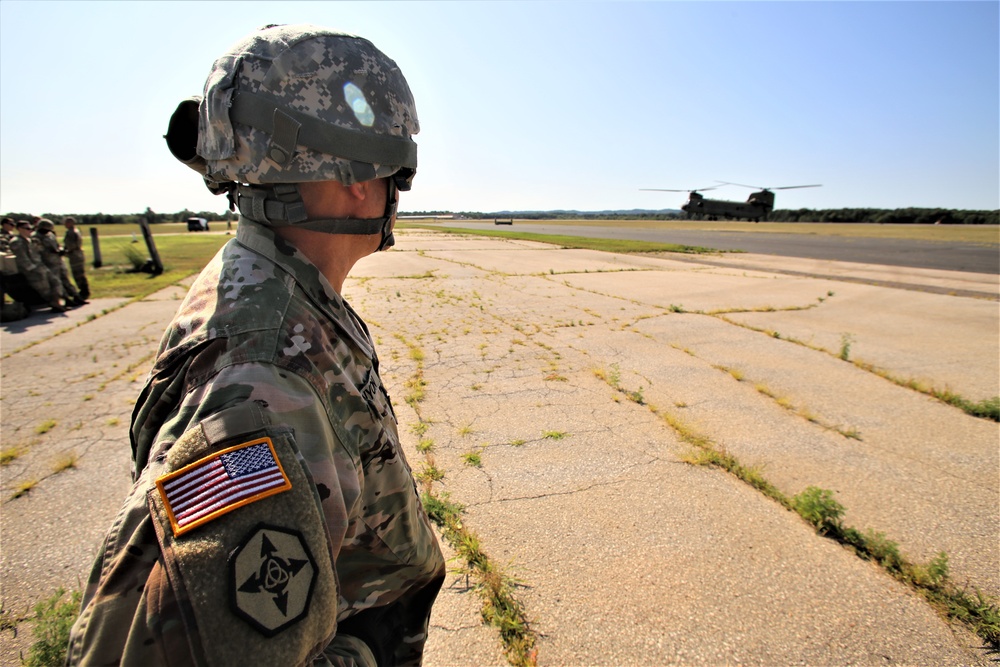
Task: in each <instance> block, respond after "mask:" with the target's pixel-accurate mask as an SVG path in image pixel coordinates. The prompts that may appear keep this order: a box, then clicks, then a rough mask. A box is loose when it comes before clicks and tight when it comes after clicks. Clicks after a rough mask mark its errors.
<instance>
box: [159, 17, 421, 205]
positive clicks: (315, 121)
mask: <svg viewBox="0 0 1000 667" xmlns="http://www.w3.org/2000/svg"><path fill="white" fill-rule="evenodd" d="M195 102H197V105H198V106H197V134H196V136H195V137H192V136H191V133H190V130H191V128H190V127H187V128H185V129H187V132H183V131H175V132H173V133H172V132H171V130H177V129H178V128H176V127H175V126H178V125H183V124H184V123H185V122H187V123H190V121H191V120H193V119H192V118H191V117H192V116H193V113H192V112H193V106H192V105H193V103H195ZM178 114H181V115H183V116H185V118H178ZM174 116H175V117H174V118H172V119H171V128H170V129H168V133H167V143H168V145H169V146H170V149H171V151H172V152H173V153H174V155H175V157H177V158H178V159H180V160H181V161H182V162H185V163H186V164H188V165H189V166H191V167H192V168H194V169H195V170H197V171H199V172H200V173H202V175H203V176H205V178H206V180H207V181H208V182H209V185H210V187H211V185H212V184H213V183H216V184H222V183H227V182H235V183H248V184H270V183H300V182H303V181H321V180H336V181H339V182H341V183H343V184H344V185H351V184H353V183H357V182H362V181H368V180H371V179H374V178H381V177H384V176H390V175H392V174H395V173H397V172H398V171H399V170H400V169H408V170H415V169H416V165H417V146H416V143H415V142H414V141H413V139H412V135H414V134H416V133H417V132H419V130H420V127H419V123H418V121H417V112H416V108H415V106H414V102H413V95H412V94H411V93H410V88H409V86H408V85H407V83H406V79H404V78H403V75H402V73H401V72H400V70H399V68H398V67H397V66H396V63H395V62H393V61H392V60H390V59H389V58H388V57H387V56H386V55H385V54H383V53H382V52H381V51H379V50H378V49H377V48H376V47H375V46H374V45H373V44H372V43H371V42H369V41H368V40H366V39H364V38H361V37H356V36H353V35H347V34H343V33H337V32H333V31H330V30H326V29H324V28H319V27H317V26H313V25H308V24H302V25H288V26H274V25H271V26H265V27H264V28H261V29H260V30H258V31H256V32H254V33H253V34H251V35H249V36H248V37H246V38H244V39H242V40H240V41H239V42H237V43H236V44H234V45H233V46H232V47H230V49H229V50H228V51H227V52H226V53H225V54H224V55H223V56H222V57H221V58H219V59H217V60H216V61H215V64H214V65H213V66H212V71H211V73H210V74H209V76H208V79H207V81H206V82H205V90H204V97H203V98H192V99H191V100H186V101H185V102H183V103H182V104H181V106H180V107H178V110H177V112H175V114H174ZM192 140H193V141H192Z"/></svg>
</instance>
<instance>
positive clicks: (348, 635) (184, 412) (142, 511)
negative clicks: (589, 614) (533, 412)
mask: <svg viewBox="0 0 1000 667" xmlns="http://www.w3.org/2000/svg"><path fill="white" fill-rule="evenodd" d="M196 363H197V360H196V361H195V362H192V364H191V365H195V364H196ZM176 372H177V369H174V373H173V374H171V377H172V376H173V375H175V374H176ZM191 374H192V370H191V369H190V368H188V369H187V372H185V373H183V375H185V376H190V375H191ZM153 385H154V386H155V382H154V383H153ZM168 393H169V392H168ZM147 400H150V399H149V397H147ZM156 402H157V401H156V400H155V399H154V400H152V401H151V403H152V405H155V404H156ZM323 404H324V401H321V400H317V396H316V394H315V391H314V389H313V387H312V386H311V385H310V384H309V383H308V382H305V381H304V380H302V379H301V378H299V377H297V376H296V375H294V374H290V373H287V372H285V371H283V370H282V369H281V368H279V367H276V366H273V365H267V364H242V365H237V366H232V367H228V368H226V369H224V370H223V371H222V372H220V373H218V374H216V375H215V376H214V377H213V378H212V380H211V381H210V382H208V383H205V384H203V385H201V386H199V387H197V388H196V389H194V390H193V391H190V392H188V393H187V394H186V395H185V397H184V400H183V401H182V402H181V404H180V405H179V407H178V409H177V410H176V412H174V414H173V416H172V418H170V419H168V420H167V421H166V422H164V424H163V426H162V428H161V429H160V431H159V438H158V439H157V443H156V444H155V445H154V446H153V447H152V448H151V454H150V459H149V464H148V465H147V466H146V467H145V468H144V469H143V470H142V471H141V473H140V475H139V478H138V481H137V483H136V486H135V488H134V489H133V491H132V494H131V495H130V497H129V499H128V501H127V503H126V506H125V508H124V509H123V510H122V515H121V516H120V517H119V520H118V521H116V523H115V526H114V527H113V529H112V532H111V534H109V537H108V540H107V541H106V543H105V545H104V548H103V552H102V554H101V557H99V559H98V562H97V564H95V568H94V571H93V573H92V576H91V579H90V582H89V584H88V589H87V594H86V598H85V601H84V611H83V613H82V614H81V617H80V620H78V621H77V624H76V626H75V627H74V631H73V635H74V637H73V643H72V645H71V651H72V652H71V661H70V664H90V663H92V662H93V663H98V664H102V663H103V662H105V661H107V662H114V661H115V660H116V659H118V658H119V657H120V659H121V660H122V664H143V665H157V664H209V665H225V664H237V663H238V664H261V665H265V664H279V663H280V664H303V663H304V661H308V660H310V659H311V660H313V661H314V662H313V664H318V665H324V664H330V665H335V666H336V665H375V664H399V665H406V664H412V665H416V664H419V662H420V657H421V651H422V646H423V640H424V636H425V633H426V627H427V620H428V616H429V612H430V605H431V603H432V602H433V599H434V595H435V594H436V592H437V588H438V587H439V586H440V580H441V578H442V576H443V562H442V561H441V557H440V552H439V551H438V549H437V545H436V542H435V541H434V538H433V535H432V534H430V533H429V531H428V530H427V529H429V526H428V525H427V523H426V516H425V515H424V514H423V511H422V509H421V508H420V506H419V501H418V500H417V497H416V493H415V490H414V489H413V482H412V478H411V477H410V473H409V468H408V467H407V466H406V464H405V460H404V459H402V458H401V457H396V456H394V455H393V454H392V453H391V452H390V451H389V449H391V448H392V447H393V444H392V443H394V442H395V440H394V439H393V438H391V437H390V436H389V434H388V433H385V434H384V435H383V436H381V438H380V439H377V440H376V441H375V444H376V445H378V448H377V449H372V448H368V451H366V452H365V454H364V456H357V455H355V454H354V453H353V452H352V447H351V446H350V445H345V443H344V442H342V441H341V439H340V437H338V435H337V430H338V429H335V428H334V425H333V424H332V423H331V421H330V418H329V415H328V414H327V413H326V411H325V410H324V409H323V407H322V406H323ZM385 408H386V410H387V411H388V412H391V410H390V409H389V408H388V403H387V402H386V403H385ZM150 412H151V413H155V412H156V409H155V408H153V409H152V410H151V411H150ZM147 414H149V413H147ZM355 421H356V422H359V423H360V422H362V421H363V420H362V419H360V418H358V419H356V420H355ZM192 424H193V425H194V427H190V426H189V425H192ZM357 426H358V424H355V425H354V427H355V428H356V427H357ZM261 437H267V438H270V440H271V441H272V443H273V444H274V447H275V454H276V458H277V460H278V462H279V463H280V465H281V467H282V468H283V469H284V472H285V473H286V475H287V476H288V477H289V478H291V481H292V486H293V488H292V490H291V491H287V492H280V493H278V494H276V495H274V496H273V497H266V498H262V499H260V500H259V502H257V501H255V502H252V503H251V504H248V505H245V506H242V507H239V508H238V509H234V510H233V511H231V512H228V513H226V514H224V515H221V516H219V517H217V518H213V519H211V520H210V521H209V522H207V523H204V524H200V525H198V526H195V527H194V528H192V529H190V530H189V531H184V532H182V533H181V534H175V531H174V527H173V526H172V523H173V522H174V518H173V517H174V516H175V515H176V516H180V513H179V512H176V511H175V513H174V514H171V513H170V512H169V511H168V508H167V507H166V503H165V502H164V501H163V499H162V498H161V497H160V495H159V493H158V489H157V485H156V480H157V479H162V478H163V477H165V476H168V475H170V474H177V473H176V470H183V469H184V467H185V466H187V465H191V463H192V461H198V460H201V459H203V458H205V455H206V454H210V453H211V452H214V451H225V450H226V449H228V448H230V447H233V446H242V445H244V444H245V443H251V442H255V441H257V440H259V439H260V438H261ZM192 443H194V444H192ZM387 448H388V449H387ZM400 454H401V452H400ZM375 468H378V473H379V474H377V475H375V474H372V473H374V472H375ZM296 480H297V481H296ZM296 489H298V490H296ZM411 491H412V492H411ZM310 507H311V509H310ZM174 510H177V508H174ZM310 516H311V517H314V518H313V519H309V517H310ZM181 520H182V519H181ZM265 543H267V544H272V545H274V547H275V550H274V551H273V552H272V553H270V554H269V555H268V554H265V553H264V551H265V549H264V546H263V545H264V544H265ZM233 554H235V555H233ZM298 563H303V565H301V566H300V567H298V568H297V567H296V565H297V564H298ZM307 574H308V575H309V576H311V577H312V579H310V580H309V581H310V582H311V583H309V584H308V585H307V584H306V583H304V582H303V581H302V577H303V576H305V575H307ZM272 580H273V581H272ZM275 581H278V582H281V581H284V582H286V584H284V585H278V584H275V583H274V582H275ZM268 582H270V583H268ZM234 591H235V592H234ZM278 600H280V604H279V602H278ZM290 619H291V620H290ZM126 628H127V629H128V630H127V632H125V629H126ZM276 656H281V658H280V660H279V659H278V658H277V657H276ZM276 660H277V661H276Z"/></svg>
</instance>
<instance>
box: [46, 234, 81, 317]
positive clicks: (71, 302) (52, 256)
mask: <svg viewBox="0 0 1000 667" xmlns="http://www.w3.org/2000/svg"><path fill="white" fill-rule="evenodd" d="M35 238H37V239H38V245H39V247H40V248H41V250H42V263H44V264H45V266H46V267H48V269H49V271H51V272H52V275H54V276H56V278H58V280H59V284H60V286H62V293H63V296H64V298H65V299H66V305H67V306H82V305H83V304H84V303H85V302H84V300H83V299H81V298H80V293H79V292H77V291H76V287H74V286H73V283H71V282H70V281H69V272H68V271H67V270H66V265H65V264H64V263H63V259H62V256H63V250H62V248H60V247H59V240H58V239H56V226H55V224H53V222H52V221H51V220H49V219H48V218H42V219H41V220H39V221H38V226H37V227H36V228H35Z"/></svg>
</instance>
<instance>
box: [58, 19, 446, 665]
mask: <svg viewBox="0 0 1000 667" xmlns="http://www.w3.org/2000/svg"><path fill="white" fill-rule="evenodd" d="M418 129H419V127H418V124H417V116H416V111H415V108H414V104H413V98H412V95H411V94H410V90H409V87H408V86H407V84H406V81H405V79H404V78H403V76H402V74H401V73H400V71H399V69H398V68H397V67H396V65H395V63H394V62H393V61H391V60H390V59H388V58H387V57H386V56H385V55H384V54H382V53H381V52H380V51H379V50H378V49H376V48H375V47H374V46H373V45H372V44H371V43H370V42H368V41H366V40H364V39H361V38H358V37H352V36H347V35H341V34H337V33H333V32H329V31H326V30H323V29H320V28H316V27H314V26H308V25H299V26H268V27H266V28H263V29H261V30H259V31H257V32H255V33H253V34H251V35H250V36H248V37H247V38H245V39H244V40H243V41H241V42H239V43H237V44H236V45H234V46H233V47H232V48H231V49H230V51H229V52H228V53H226V54H225V55H223V56H222V57H221V58H219V59H218V60H217V61H216V62H215V65H214V67H213V69H212V71H211V73H210V75H209V77H208V80H207V82H206V84H205V90H204V98H203V99H202V98H197V99H193V100H187V101H185V102H183V103H181V105H180V106H179V107H178V109H177V111H176V112H175V113H174V115H173V117H172V118H171V122H170V127H169V129H168V133H167V142H168V145H169V146H170V148H171V151H172V152H173V153H174V155H175V156H176V157H178V158H179V159H181V160H182V161H183V162H185V163H187V164H188V165H189V166H191V167H192V168H194V169H195V170H196V171H198V172H199V173H200V174H201V175H202V176H203V177H204V178H205V181H206V184H207V185H208V186H209V189H211V190H212V191H213V192H215V193H217V194H218V193H225V194H226V195H227V196H228V197H229V199H230V202H231V203H232V205H233V206H235V207H236V208H237V209H238V210H239V212H240V219H239V223H238V227H237V232H236V237H235V238H234V239H233V240H230V241H229V242H228V243H227V244H226V246H224V247H223V249H222V250H221V251H220V252H219V254H218V255H216V257H215V258H214V259H213V260H212V261H211V262H210V263H209V264H208V266H207V267H206V268H205V269H204V271H202V273H201V275H200V276H199V277H198V279H197V280H196V282H195V283H194V285H192V287H191V289H190V291H189V293H188V295H187V298H186V299H185V301H184V302H183V303H182V305H181V307H180V309H179V310H178V313H177V315H176V317H175V318H174V321H173V323H172V324H171V325H170V327H169V328H168V329H167V331H166V333H165V335H164V338H163V341H162V342H161V345H160V350H159V353H158V356H157V358H156V361H155V364H154V366H153V368H152V370H151V371H150V375H149V377H148V379H147V382H146V386H145V388H144V389H143V390H142V392H141V394H140V396H139V399H138V401H137V402H136V405H135V410H134V412H133V419H132V430H131V439H132V456H133V477H134V479H135V482H136V483H135V485H134V487H133V490H132V492H131V494H130V495H129V497H128V498H127V499H126V501H125V504H124V506H123V508H122V510H121V512H120V514H119V516H118V518H117V519H116V520H115V522H114V525H113V526H112V529H111V531H110V533H109V535H108V538H107V540H106V541H105V542H104V544H103V546H102V549H101V552H100V553H99V555H98V558H97V562H96V563H95V566H94V569H93V572H92V574H91V577H90V581H89V583H88V586H87V590H86V593H85V595H84V600H83V609H82V611H81V614H80V617H79V618H78V620H77V622H76V624H75V625H74V627H73V632H72V636H71V641H70V647H69V658H68V662H69V664H71V665H76V664H117V663H119V662H120V663H121V664H130V665H132V664H134V665H140V664H141V665H163V664H169V665H189V664H206V665H303V664H314V665H326V664H332V665H417V664H419V663H420V662H421V659H422V652H423V646H424V642H425V640H426V633H427V627H428V619H429V615H430V609H431V605H432V604H433V601H434V599H435V597H436V595H437V592H438V590H439V588H440V586H441V582H442V580H443V578H444V561H443V558H442V556H441V552H440V548H439V547H438V544H437V541H436V538H435V536H434V533H433V531H432V529H431V526H430V523H429V521H428V519H427V515H426V514H425V512H424V510H423V508H422V506H421V504H420V500H419V497H418V495H417V491H416V486H415V484H414V481H413V478H412V475H411V472H410V468H409V466H408V464H407V462H406V460H405V458H404V456H403V452H402V450H401V448H400V444H399V435H398V433H397V427H396V419H395V415H394V413H393V409H392V405H391V403H390V400H389V396H388V394H387V392H386V390H385V388H384V387H383V385H382V382H381V380H380V378H379V363H378V357H377V356H376V354H375V350H374V347H373V343H372V339H371V337H370V335H369V333H368V329H367V327H366V326H365V324H364V322H362V320H361V319H360V318H359V317H358V315H357V314H355V312H354V311H353V310H352V309H351V307H350V306H349V305H348V304H347V302H346V301H345V300H344V299H343V298H342V297H341V295H340V293H341V288H342V286H343V282H344V279H345V278H346V277H347V275H348V272H349V271H350V270H351V268H352V266H353V265H354V263H355V262H356V261H357V260H358V259H360V258H362V257H364V256H366V255H368V254H371V253H372V252H376V251H378V250H382V249H384V248H387V247H389V246H391V245H392V243H393V236H392V228H393V225H394V222H395V210H396V202H397V195H398V191H399V190H401V189H402V190H408V189H409V187H410V180H411V178H412V177H413V174H414V170H415V168H416V144H415V143H414V142H413V140H412V138H411V136H412V135H413V134H416V133H417V131H418Z"/></svg>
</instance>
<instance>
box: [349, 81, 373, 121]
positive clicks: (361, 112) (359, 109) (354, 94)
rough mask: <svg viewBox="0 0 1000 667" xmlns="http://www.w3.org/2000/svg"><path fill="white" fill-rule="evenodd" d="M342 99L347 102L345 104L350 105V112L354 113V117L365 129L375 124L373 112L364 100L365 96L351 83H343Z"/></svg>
mask: <svg viewBox="0 0 1000 667" xmlns="http://www.w3.org/2000/svg"><path fill="white" fill-rule="evenodd" d="M344 99H345V100H347V104H348V105H350V107H351V111H353V112H354V117H355V118H357V119H358V122H359V123H361V124H362V125H364V126H365V127H371V126H372V125H373V124H374V123H375V112H374V111H372V108H371V107H370V106H369V105H368V100H366V99H365V94H364V93H363V92H362V91H361V89H360V88H358V87H357V86H355V85H354V84H353V83H351V82H347V83H345V84H344Z"/></svg>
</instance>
